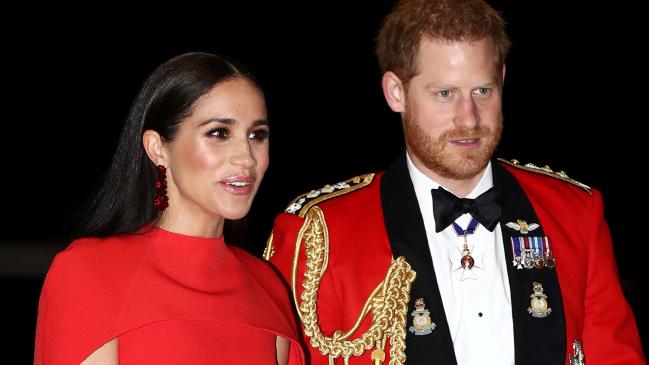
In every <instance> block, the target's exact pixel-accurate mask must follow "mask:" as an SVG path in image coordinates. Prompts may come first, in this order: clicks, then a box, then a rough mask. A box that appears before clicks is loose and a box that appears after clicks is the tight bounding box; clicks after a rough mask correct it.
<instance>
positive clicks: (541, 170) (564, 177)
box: [498, 158, 592, 194]
mask: <svg viewBox="0 0 649 365" xmlns="http://www.w3.org/2000/svg"><path fill="white" fill-rule="evenodd" d="M498 161H500V162H504V163H506V164H507V165H509V166H512V167H515V168H517V169H521V170H525V171H530V172H534V173H537V174H542V175H546V176H550V177H553V178H555V179H559V180H561V181H565V182H567V183H569V184H572V185H575V186H578V187H580V188H582V189H583V190H585V191H586V192H587V193H588V194H592V193H591V191H590V186H588V185H586V184H582V183H580V182H579V181H577V180H573V179H571V178H570V177H568V174H566V173H565V172H564V171H563V170H561V171H556V172H555V171H553V170H552V169H551V168H550V166H548V165H545V166H543V167H539V166H536V165H535V164H532V163H527V164H525V165H521V163H520V162H518V160H505V159H504V158H499V159H498Z"/></svg>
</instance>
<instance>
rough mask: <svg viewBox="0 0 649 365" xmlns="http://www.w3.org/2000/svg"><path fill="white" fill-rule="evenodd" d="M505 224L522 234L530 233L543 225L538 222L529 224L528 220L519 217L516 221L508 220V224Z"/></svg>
mask: <svg viewBox="0 0 649 365" xmlns="http://www.w3.org/2000/svg"><path fill="white" fill-rule="evenodd" d="M505 225H506V226H507V227H509V228H511V229H513V230H516V231H519V232H521V234H528V233H529V232H531V231H533V230H535V229H537V228H539V227H541V226H540V225H539V224H538V223H530V224H528V223H527V222H526V221H524V220H522V219H517V220H516V223H514V222H507V224H505Z"/></svg>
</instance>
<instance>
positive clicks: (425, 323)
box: [408, 298, 437, 336]
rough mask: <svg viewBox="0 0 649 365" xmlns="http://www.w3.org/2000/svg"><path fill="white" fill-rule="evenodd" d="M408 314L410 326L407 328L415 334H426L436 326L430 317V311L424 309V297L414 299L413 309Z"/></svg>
mask: <svg viewBox="0 0 649 365" xmlns="http://www.w3.org/2000/svg"><path fill="white" fill-rule="evenodd" d="M410 315H412V326H410V328H409V329H408V330H409V331H410V332H412V333H414V334H415V335H416V336H423V335H427V334H429V333H431V332H433V330H434V329H435V327H437V325H436V324H435V323H434V322H433V321H432V320H431V319H430V312H429V311H428V309H426V303H424V298H419V299H417V300H415V310H414V311H412V313H410Z"/></svg>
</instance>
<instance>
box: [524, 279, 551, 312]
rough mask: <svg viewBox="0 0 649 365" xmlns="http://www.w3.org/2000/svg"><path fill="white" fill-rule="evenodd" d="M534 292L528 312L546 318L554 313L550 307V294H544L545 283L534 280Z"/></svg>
mask: <svg viewBox="0 0 649 365" xmlns="http://www.w3.org/2000/svg"><path fill="white" fill-rule="evenodd" d="M532 285H533V286H534V289H533V290H534V293H532V295H530V298H531V299H532V300H530V306H529V307H528V308H527V312H528V313H529V314H531V315H532V317H534V318H545V317H547V316H549V315H550V314H551V313H552V308H550V307H548V296H547V295H545V294H543V285H541V283H537V282H534V283H533V284H532Z"/></svg>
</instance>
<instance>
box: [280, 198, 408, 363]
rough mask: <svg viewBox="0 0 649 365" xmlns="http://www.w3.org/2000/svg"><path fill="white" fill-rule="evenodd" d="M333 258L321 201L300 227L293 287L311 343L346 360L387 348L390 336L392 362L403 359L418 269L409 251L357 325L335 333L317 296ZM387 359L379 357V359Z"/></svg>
mask: <svg viewBox="0 0 649 365" xmlns="http://www.w3.org/2000/svg"><path fill="white" fill-rule="evenodd" d="M302 240H304V241H305V255H306V270H305V272H304V280H303V281H302V287H303V288H304V291H303V292H302V295H301V296H300V298H301V300H302V302H300V301H299V300H298V298H297V272H298V263H299V255H300V247H301V244H302ZM328 263H329V231H328V229H327V224H326V222H325V218H324V214H323V212H322V210H321V209H320V208H319V207H318V206H314V207H312V209H309V210H308V212H307V214H306V220H305V222H304V224H303V225H302V227H301V228H300V231H299V232H298V236H297V241H296V243H295V254H294V256H293V267H292V270H291V289H292V292H293V300H294V302H295V306H296V308H297V309H298V315H299V317H300V320H301V321H302V324H303V325H304V333H305V334H306V336H307V337H309V339H310V342H311V346H312V347H313V348H316V349H318V351H320V353H321V354H322V355H324V356H328V357H329V363H333V359H335V358H338V357H342V358H343V359H344V362H345V363H347V362H348V361H349V358H350V357H351V356H360V355H362V354H363V353H364V352H365V351H369V350H371V349H373V348H375V351H376V353H377V354H379V353H380V352H381V351H383V349H384V347H385V344H386V342H387V339H389V340H390V362H389V364H390V365H397V364H404V363H405V360H406V355H405V348H406V344H405V339H406V322H407V313H408V302H409V301H410V288H411V286H412V282H413V281H414V280H415V277H416V273H415V272H414V271H413V270H412V269H411V268H410V265H409V264H408V263H407V262H406V260H405V258H404V257H399V258H397V259H396V260H393V261H392V264H391V265H390V267H389V269H388V272H387V274H386V276H385V278H384V279H383V281H381V282H380V283H379V284H378V285H377V286H376V288H375V289H374V290H373V291H372V294H370V296H369V297H368V299H367V300H366V302H365V304H364V305H363V308H362V309H361V313H360V314H359V316H358V318H357V319H356V321H355V322H354V325H353V326H352V328H351V329H350V330H348V331H347V332H343V331H342V330H337V331H335V332H334V334H333V336H332V337H327V336H324V335H323V334H322V331H321V329H320V326H319V325H318V313H317V303H316V301H317V298H318V288H319V286H320V281H321V280H322V276H323V275H324V273H325V271H326V269H327V265H328ZM370 311H371V312H372V321H371V324H370V328H369V329H368V330H367V331H366V332H365V333H363V334H361V335H360V336H359V337H357V338H355V339H353V340H347V339H348V338H349V337H350V336H351V335H352V334H354V332H356V331H357V330H358V327H359V326H360V324H361V322H362V321H363V319H364V318H365V317H366V316H367V314H368V313H369V312H370ZM380 363H382V361H375V364H380Z"/></svg>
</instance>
